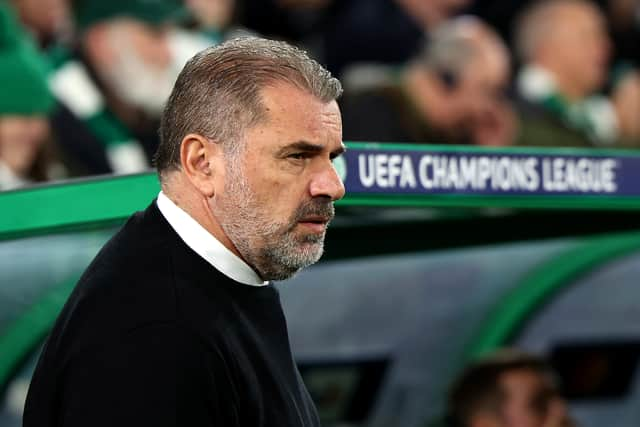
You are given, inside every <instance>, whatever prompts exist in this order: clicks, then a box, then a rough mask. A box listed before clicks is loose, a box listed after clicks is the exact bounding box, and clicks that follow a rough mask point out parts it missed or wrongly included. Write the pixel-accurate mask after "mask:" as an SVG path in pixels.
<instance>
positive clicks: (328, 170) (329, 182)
mask: <svg viewBox="0 0 640 427" xmlns="http://www.w3.org/2000/svg"><path fill="white" fill-rule="evenodd" d="M309 192H310V193H311V197H322V196H324V197H330V198H331V200H333V201H335V200H340V199H342V198H343V197H344V193H345V190H344V184H343V183H342V180H341V179H340V177H339V176H338V173H337V172H336V169H335V168H334V167H333V163H330V164H329V166H328V167H325V168H323V169H322V171H319V172H317V173H315V174H314V176H313V177H312V179H311V183H310V185H309Z"/></svg>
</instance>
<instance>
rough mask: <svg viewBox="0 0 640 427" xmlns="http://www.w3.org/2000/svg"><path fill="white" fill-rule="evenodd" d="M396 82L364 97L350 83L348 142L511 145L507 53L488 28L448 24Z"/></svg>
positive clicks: (464, 21) (469, 22) (465, 21)
mask: <svg viewBox="0 0 640 427" xmlns="http://www.w3.org/2000/svg"><path fill="white" fill-rule="evenodd" d="M390 74H391V75H390V77H389V78H388V79H387V80H388V81H386V82H385V81H384V79H382V82H381V83H377V84H376V85H374V86H373V87H368V88H365V89H360V88H357V87H354V86H353V85H349V84H348V77H347V76H345V87H346V93H345V98H344V102H343V105H342V106H343V113H344V126H345V127H344V137H345V139H346V140H365V141H366V140H369V141H389V142H418V143H458V144H464V143H467V144H477V145H508V144H511V142H512V138H513V136H514V134H515V122H514V117H513V114H512V112H511V107H510V105H509V104H508V103H507V102H506V100H505V99H504V96H503V92H504V90H505V87H506V85H507V83H508V79H509V53H508V51H507V49H506V47H505V46H504V44H503V43H502V41H501V40H500V39H499V38H498V37H497V35H496V34H495V33H494V32H493V30H491V28H490V27H489V26H487V25H486V24H484V23H483V22H482V21H480V20H478V19H476V18H473V17H470V16H463V17H459V18H456V19H453V20H451V21H448V22H446V23H444V24H442V25H441V26H440V27H439V28H438V30H437V31H435V32H434V33H433V34H432V38H431V40H430V42H429V45H428V47H427V48H426V49H425V51H424V52H423V53H422V55H421V56H420V57H418V58H416V60H414V61H412V62H411V63H410V64H409V65H408V66H407V67H406V68H405V69H404V70H402V71H401V73H400V75H399V76H398V78H395V76H393V73H390ZM358 80H360V81H362V79H358Z"/></svg>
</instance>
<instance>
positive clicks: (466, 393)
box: [447, 350, 574, 427]
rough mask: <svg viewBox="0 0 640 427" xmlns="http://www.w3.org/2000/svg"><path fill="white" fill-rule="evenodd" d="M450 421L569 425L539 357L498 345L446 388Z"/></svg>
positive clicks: (481, 426) (494, 426) (502, 426)
mask: <svg viewBox="0 0 640 427" xmlns="http://www.w3.org/2000/svg"><path fill="white" fill-rule="evenodd" d="M447 421H448V423H449V424H450V425H451V427H571V426H574V423H573V421H572V420H571V418H570V416H569V414H568V412H567V409H566V404H565V402H564V400H563V398H562V397H561V395H560V392H559V387H558V381H557V379H556V376H555V373H554V371H553V369H552V368H551V367H550V366H549V364H548V363H547V362H546V361H545V360H544V359H543V358H540V357H537V356H535V355H532V354H529V353H524V352H520V351H516V350H501V351H498V352H496V353H494V354H492V355H489V356H488V357H485V358H483V359H481V360H479V361H477V362H475V363H473V364H471V365H469V366H468V367H467V368H466V369H465V370H464V371H463V372H462V374H461V375H460V376H459V377H458V378H457V379H456V381H455V382H454V384H453V385H452V387H451V388H450V391H449V396H448V401H447Z"/></svg>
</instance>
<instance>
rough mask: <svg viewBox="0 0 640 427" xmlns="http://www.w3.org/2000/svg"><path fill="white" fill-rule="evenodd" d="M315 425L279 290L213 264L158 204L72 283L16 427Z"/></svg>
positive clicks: (132, 222) (132, 220)
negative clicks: (234, 277)
mask: <svg viewBox="0 0 640 427" xmlns="http://www.w3.org/2000/svg"><path fill="white" fill-rule="evenodd" d="M319 425H320V423H319V421H318V416H317V413H316V410H315V408H314V406H313V403H312V401H311V399H310V397H309V394H308V392H307V390H306V388H305V386H304V384H303V383H302V381H301V379H300V375H299V374H298V370H297V368H296V365H295V363H294V360H293V357H292V355H291V349H290V345H289V340H288V335H287V327H286V323H285V318H284V315H283V312H282V307H281V305H280V299H279V295H278V292H277V290H276V289H275V288H274V287H273V285H267V286H263V287H253V286H248V285H243V284H240V283H236V282H234V281H232V280H231V279H229V278H228V277H226V276H224V275H223V274H222V273H220V272H219V271H217V270H216V269H215V268H214V267H213V266H211V265H210V264H209V263H207V262H206V261H205V260H204V259H202V258H201V257H200V256H199V255H197V254H196V253H195V252H193V251H192V250H191V249H190V248H189V247H188V246H187V245H186V244H185V243H184V242H183V241H182V240H181V239H180V237H179V236H178V235H177V234H176V233H175V231H174V230H173V229H172V228H171V226H170V225H169V224H168V222H167V221H166V220H165V219H164V217H163V216H162V214H161V213H160V211H159V210H158V208H157V206H156V204H155V202H154V203H152V204H151V206H149V208H147V209H146V210H145V211H144V212H139V213H137V214H135V215H134V216H132V217H131V218H130V219H129V221H128V222H127V224H126V225H125V226H124V227H123V228H122V230H121V231H119V232H118V233H117V234H116V235H115V236H114V237H113V238H112V239H111V240H110V241H109V242H108V243H107V244H106V246H105V247H104V248H103V249H102V250H101V251H100V253H99V254H98V255H97V257H96V258H95V260H94V261H93V262H92V263H91V265H90V266H89V267H88V269H87V270H86V272H85V273H84V275H83V276H82V278H81V279H80V281H79V283H78V285H77V286H76V288H75V290H74V291H73V293H72V294H71V296H70V298H69V300H68V301H67V303H66V305H65V307H64V309H63V311H62V313H61V314H60V316H59V318H58V320H57V321H56V323H55V326H54V328H53V330H52V332H51V335H50V336H49V338H48V340H47V342H46V345H45V347H44V350H43V353H42V355H41V356H40V360H39V362H38V366H37V368H36V371H35V374H34V376H33V380H32V383H31V386H30V389H29V394H28V397H27V403H26V407H25V413H24V427H54V426H56V427H62V426H64V427H89V426H91V427H102V426H104V427H115V426H118V427H127V426H131V427H143V426H149V427H164V426H167V427H169V426H171V427H200V426H202V427H204V426H207V427H214V426H215V427H233V426H241V427H253V426H256V427H257V426H261V427H269V426H273V427H289V426H290V427H301V426H305V427H307V426H309V427H311V426H319Z"/></svg>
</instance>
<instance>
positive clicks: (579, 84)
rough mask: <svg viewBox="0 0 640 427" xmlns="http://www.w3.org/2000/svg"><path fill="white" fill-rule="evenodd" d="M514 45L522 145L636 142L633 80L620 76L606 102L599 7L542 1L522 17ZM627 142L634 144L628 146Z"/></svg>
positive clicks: (606, 46) (639, 85)
mask: <svg viewBox="0 0 640 427" xmlns="http://www.w3.org/2000/svg"><path fill="white" fill-rule="evenodd" d="M516 28H517V30H516V35H515V37H516V40H515V45H516V48H517V51H518V53H519V56H520V59H521V61H522V62H523V64H524V66H523V67H522V69H521V71H520V73H519V75H518V78H517V92H518V95H519V97H520V98H521V99H522V101H523V102H522V105H521V108H520V111H521V117H522V122H523V128H522V132H521V135H520V138H519V140H518V143H519V144H522V145H556V146H616V145H637V142H638V140H639V138H640V132H638V127H637V117H638V114H640V110H639V109H640V105H639V102H640V101H638V93H640V78H638V77H637V75H634V74H633V73H629V74H628V75H627V76H625V78H622V79H620V81H619V82H618V83H619V84H617V85H616V86H615V87H614V90H613V94H612V96H611V97H610V98H608V97H605V96H603V95H600V94H598V92H599V91H601V90H602V89H603V87H604V86H605V84H606V83H607V79H608V76H609V58H610V55H611V42H610V39H609V35H608V32H607V27H606V22H605V19H604V16H603V15H602V12H601V11H600V10H599V8H598V7H597V6H596V5H595V4H593V3H591V2H589V1H587V0H543V1H539V2H536V3H534V4H533V5H532V6H531V7H530V8H529V9H527V10H526V11H525V12H523V14H522V16H521V18H520V20H519V22H518V25H517V26H516ZM634 141H635V142H634Z"/></svg>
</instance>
